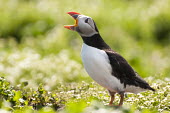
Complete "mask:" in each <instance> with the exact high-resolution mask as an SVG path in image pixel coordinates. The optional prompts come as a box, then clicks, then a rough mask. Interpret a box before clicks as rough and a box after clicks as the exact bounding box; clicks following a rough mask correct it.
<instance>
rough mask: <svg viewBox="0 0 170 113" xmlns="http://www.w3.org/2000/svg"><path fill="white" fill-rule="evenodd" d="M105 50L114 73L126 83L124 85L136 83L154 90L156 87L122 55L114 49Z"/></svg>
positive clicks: (138, 85)
mask: <svg viewBox="0 0 170 113" xmlns="http://www.w3.org/2000/svg"><path fill="white" fill-rule="evenodd" d="M105 52H106V53H107V55H108V57H109V60H110V64H111V67H112V75H114V76H116V77H117V78H118V79H119V80H120V82H121V83H123V84H124V87H126V85H135V86H137V87H141V88H144V89H150V90H153V91H154V89H153V88H151V87H150V86H149V84H148V83H147V82H146V81H145V80H143V79H142V78H141V77H140V76H139V75H138V74H137V73H136V72H135V71H134V70H133V68H132V67H131V66H130V65H129V64H128V62H127V61H126V60H125V59H124V58H123V57H122V56H121V55H119V54H118V53H116V52H114V51H113V50H105Z"/></svg>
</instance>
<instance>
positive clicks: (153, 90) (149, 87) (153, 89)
mask: <svg viewBox="0 0 170 113" xmlns="http://www.w3.org/2000/svg"><path fill="white" fill-rule="evenodd" d="M148 89H149V90H152V91H156V90H155V89H153V88H151V87H150V86H149V87H148Z"/></svg>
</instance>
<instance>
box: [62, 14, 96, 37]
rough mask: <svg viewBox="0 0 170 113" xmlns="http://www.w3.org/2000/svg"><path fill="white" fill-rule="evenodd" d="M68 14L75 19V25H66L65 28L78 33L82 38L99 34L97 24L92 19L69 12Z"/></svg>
mask: <svg viewBox="0 0 170 113" xmlns="http://www.w3.org/2000/svg"><path fill="white" fill-rule="evenodd" d="M67 14H69V15H70V16H72V17H73V18H74V19H75V24H74V25H65V26H64V27H65V28H67V29H69V30H73V31H77V32H78V33H79V34H80V35H81V36H84V37H89V36H92V35H94V34H98V29H97V27H96V24H95V22H94V21H93V19H92V18H91V17H89V16H85V15H81V14H80V13H77V12H68V13H67Z"/></svg>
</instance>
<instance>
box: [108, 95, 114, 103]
mask: <svg viewBox="0 0 170 113" xmlns="http://www.w3.org/2000/svg"><path fill="white" fill-rule="evenodd" d="M114 99H115V95H111V99H110V102H109V105H112V104H113V101H114Z"/></svg>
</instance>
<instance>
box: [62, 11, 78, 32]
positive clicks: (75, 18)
mask: <svg viewBox="0 0 170 113" xmlns="http://www.w3.org/2000/svg"><path fill="white" fill-rule="evenodd" d="M67 14H69V15H70V16H72V17H73V18H74V20H75V24H74V25H64V28H67V29H69V30H73V31H74V30H75V27H76V26H78V20H77V17H78V15H80V13H77V12H67Z"/></svg>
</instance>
